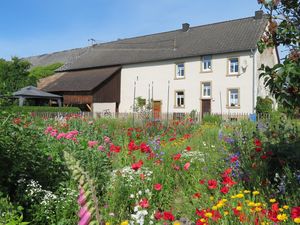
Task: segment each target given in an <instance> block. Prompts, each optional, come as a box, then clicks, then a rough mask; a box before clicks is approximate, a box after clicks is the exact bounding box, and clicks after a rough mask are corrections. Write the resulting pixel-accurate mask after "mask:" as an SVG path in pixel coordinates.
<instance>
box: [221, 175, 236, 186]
mask: <svg viewBox="0 0 300 225" xmlns="http://www.w3.org/2000/svg"><path fill="white" fill-rule="evenodd" d="M222 184H224V185H227V186H228V187H232V186H233V185H235V184H236V182H234V181H233V180H232V179H231V178H230V177H229V176H224V177H223V181H222Z"/></svg>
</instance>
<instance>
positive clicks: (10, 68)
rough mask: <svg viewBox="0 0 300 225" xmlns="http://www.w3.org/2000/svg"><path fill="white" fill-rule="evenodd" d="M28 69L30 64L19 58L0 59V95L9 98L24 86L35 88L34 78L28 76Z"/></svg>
mask: <svg viewBox="0 0 300 225" xmlns="http://www.w3.org/2000/svg"><path fill="white" fill-rule="evenodd" d="M29 69H30V63H29V62H28V61H25V60H22V59H20V58H17V57H13V58H12V59H11V61H6V60H4V59H0V93H1V94H2V95H4V96H9V95H11V94H12V93H13V92H15V91H17V90H19V89H20V88H23V87H25V86H29V85H33V86H36V78H35V77H30V76H29Z"/></svg>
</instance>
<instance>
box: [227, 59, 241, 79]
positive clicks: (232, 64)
mask: <svg viewBox="0 0 300 225" xmlns="http://www.w3.org/2000/svg"><path fill="white" fill-rule="evenodd" d="M233 60H236V62H232V61H233ZM239 61H240V60H239V58H238V57H232V58H229V59H228V74H229V75H232V74H239V71H240V69H239V67H240V65H239ZM232 68H233V70H231V69H232Z"/></svg>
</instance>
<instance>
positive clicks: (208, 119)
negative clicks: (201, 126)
mask: <svg viewBox="0 0 300 225" xmlns="http://www.w3.org/2000/svg"><path fill="white" fill-rule="evenodd" d="M202 122H203V123H211V124H221V122H222V116H220V115H211V114H205V115H204V116H203V118H202Z"/></svg>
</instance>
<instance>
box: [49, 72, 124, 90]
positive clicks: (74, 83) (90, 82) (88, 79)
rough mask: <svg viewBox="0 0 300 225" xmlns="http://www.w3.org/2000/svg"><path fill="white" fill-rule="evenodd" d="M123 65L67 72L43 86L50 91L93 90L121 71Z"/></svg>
mask: <svg viewBox="0 0 300 225" xmlns="http://www.w3.org/2000/svg"><path fill="white" fill-rule="evenodd" d="M120 69H121V67H119V66H116V67H107V68H102V69H89V70H77V71H70V72H65V73H64V74H63V75H62V76H61V77H60V78H58V79H57V80H55V81H54V82H52V83H50V84H48V85H47V86H45V87H44V88H43V90H45V91H49V92H68V91H75V92H77V91H92V90H93V89H95V88H96V87H97V86H99V85H100V84H101V83H103V82H104V81H105V80H107V79H108V78H109V77H111V76H112V75H114V74H115V73H116V72H117V71H119V70H120Z"/></svg>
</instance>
